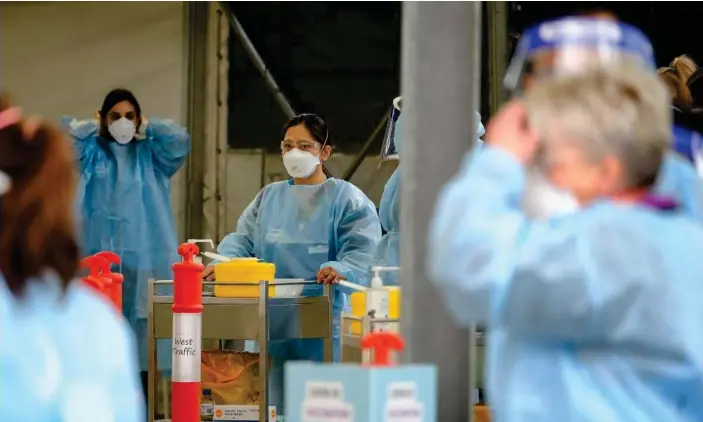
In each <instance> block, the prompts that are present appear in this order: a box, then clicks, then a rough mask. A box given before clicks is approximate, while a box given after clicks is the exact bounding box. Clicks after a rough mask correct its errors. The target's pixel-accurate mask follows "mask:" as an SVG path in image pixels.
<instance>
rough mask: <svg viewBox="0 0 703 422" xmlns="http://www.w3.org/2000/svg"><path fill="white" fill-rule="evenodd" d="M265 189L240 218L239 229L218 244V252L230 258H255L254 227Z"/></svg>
mask: <svg viewBox="0 0 703 422" xmlns="http://www.w3.org/2000/svg"><path fill="white" fill-rule="evenodd" d="M262 194H263V190H262V191H261V192H259V194H258V195H256V198H254V200H253V201H251V203H250V204H249V205H248V206H247V207H246V209H245V210H244V212H243V213H242V215H241V216H239V220H238V221H237V230H236V231H235V232H234V233H230V234H228V235H227V236H225V237H224V239H222V242H220V244H219V245H218V246H217V253H218V254H220V255H224V256H227V257H229V258H253V257H254V256H255V255H254V227H255V226H256V215H257V213H258V211H259V204H261V196H262Z"/></svg>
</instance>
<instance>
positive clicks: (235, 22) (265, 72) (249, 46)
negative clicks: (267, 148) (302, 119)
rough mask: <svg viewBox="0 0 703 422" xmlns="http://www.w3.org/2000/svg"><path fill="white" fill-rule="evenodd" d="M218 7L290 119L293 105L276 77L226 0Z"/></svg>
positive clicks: (293, 114)
mask: <svg viewBox="0 0 703 422" xmlns="http://www.w3.org/2000/svg"><path fill="white" fill-rule="evenodd" d="M220 7H222V9H223V10H224V11H225V15H226V16H227V19H228V20H229V23H230V26H231V27H232V30H233V31H234V33H235V34H236V35H237V38H238V39H239V41H240V42H241V43H242V46H243V47H244V50H246V52H247V54H249V58H250V59H251V62H252V63H253V64H254V67H256V69H257V70H258V71H259V72H260V73H261V76H263V77H264V81H265V82H266V86H267V87H268V88H269V90H270V91H271V93H272V94H273V98H274V99H275V100H276V102H277V103H278V106H279V107H281V110H282V111H283V113H284V114H285V115H286V117H287V118H289V119H290V118H291V117H293V116H295V115H296V113H295V110H293V106H291V104H290V101H288V98H286V96H285V94H284V93H283V91H282V90H281V88H280V87H279V86H278V83H276V79H274V77H273V75H272V74H271V72H270V71H269V68H268V66H266V63H264V60H263V59H262V58H261V56H260V55H259V52H258V51H256V47H254V44H253V43H252V42H251V40H250V39H249V36H248V35H247V33H246V31H244V27H242V24H241V23H239V19H237V17H236V16H235V15H234V12H233V11H232V8H231V7H230V6H229V5H228V4H227V2H226V1H221V2H220Z"/></svg>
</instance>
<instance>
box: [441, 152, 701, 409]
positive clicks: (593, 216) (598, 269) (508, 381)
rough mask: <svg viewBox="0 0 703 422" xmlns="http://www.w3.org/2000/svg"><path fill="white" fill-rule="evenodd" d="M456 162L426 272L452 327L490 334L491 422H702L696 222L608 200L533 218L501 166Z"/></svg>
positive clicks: (493, 159)
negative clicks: (476, 327) (477, 326)
mask: <svg viewBox="0 0 703 422" xmlns="http://www.w3.org/2000/svg"><path fill="white" fill-rule="evenodd" d="M467 158H468V160H467V162H466V163H465V164H464V166H463V168H462V169H461V170H460V172H459V174H458V175H457V176H456V177H455V178H454V179H453V180H452V181H450V183H449V184H448V185H447V186H445V188H444V189H443V190H442V192H441V193H440V195H439V198H438V202H437V206H436V210H435V214H434V216H433V218H432V220H431V225H430V233H429V237H430V239H429V248H428V253H429V257H428V263H427V265H428V272H429V274H430V278H431V280H433V282H434V283H436V285H437V286H438V288H439V291H440V292H442V294H443V296H444V299H445V303H446V305H447V307H448V309H449V310H450V312H451V313H452V314H453V316H454V317H455V319H456V320H457V321H458V322H459V323H461V324H463V325H468V324H472V323H485V324H487V325H488V327H489V336H488V345H487V352H486V353H487V366H486V385H487V387H488V394H489V395H488V401H489V403H491V407H492V411H493V413H494V415H495V419H496V421H499V422H513V421H519V422H523V421H536V420H539V421H543V422H551V421H554V422H564V421H570V422H581V421H583V422H585V421H593V422H622V421H637V422H647V421H652V422H654V421H656V422H661V421H667V422H674V421H676V422H678V421H701V420H703V405H702V402H703V377H702V375H703V372H702V371H701V370H702V369H703V337H702V336H701V335H700V333H701V332H703V306H701V298H702V297H703V283H701V274H703V260H701V259H700V251H701V250H703V228H701V226H700V224H699V223H698V222H697V221H695V220H693V219H691V218H689V217H688V216H686V215H685V213H684V212H681V211H679V210H659V209H655V208H651V207H649V206H645V205H640V204H617V203H614V202H611V201H607V200H604V201H600V202H597V203H595V204H592V205H591V206H589V207H587V208H584V209H583V210H581V211H580V212H577V213H574V214H571V215H568V216H564V217H559V218H553V219H550V220H544V221H541V220H540V221H531V220H528V219H527V218H526V217H525V215H524V214H523V213H522V210H521V200H520V198H521V195H522V192H523V189H524V183H525V171H524V169H523V167H522V166H521V165H520V164H518V162H517V161H515V160H514V159H513V158H512V156H510V155H509V154H507V153H505V152H503V151H501V150H499V149H495V148H491V147H488V148H484V149H483V151H482V153H481V154H473V155H471V156H469V157H467ZM469 164H470V165H469Z"/></svg>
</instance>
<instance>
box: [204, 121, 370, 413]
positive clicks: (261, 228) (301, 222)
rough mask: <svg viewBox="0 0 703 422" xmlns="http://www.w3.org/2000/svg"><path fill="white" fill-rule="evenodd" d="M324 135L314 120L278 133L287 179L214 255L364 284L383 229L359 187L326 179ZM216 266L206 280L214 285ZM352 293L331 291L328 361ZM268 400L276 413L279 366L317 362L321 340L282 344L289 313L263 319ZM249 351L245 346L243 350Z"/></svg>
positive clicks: (322, 280) (280, 272) (325, 280)
mask: <svg viewBox="0 0 703 422" xmlns="http://www.w3.org/2000/svg"><path fill="white" fill-rule="evenodd" d="M328 141H329V130H328V128H327V125H326V124H325V122H324V121H323V120H322V119H321V118H320V117H318V116H316V115H314V114H301V115H298V116H295V117H293V118H292V119H291V120H290V121H289V122H288V123H287V124H286V125H285V128H284V130H283V141H282V142H281V151H282V156H283V165H284V166H285V168H286V171H287V172H288V174H289V175H290V177H291V178H290V179H289V180H286V181H281V182H275V183H271V184H269V185H267V186H264V188H263V189H261V191H260V192H259V194H258V195H256V198H254V200H253V201H252V202H251V203H250V204H249V206H248V207H247V208H246V209H245V210H244V212H243V213H242V215H241V216H240V218H239V221H238V222H237V230H236V232H234V233H231V234H229V235H227V236H225V238H224V239H223V240H222V242H221V243H220V244H219V246H218V248H217V252H218V254H220V255H224V256H227V257H231V258H242V257H256V258H259V259H262V260H264V261H266V262H271V263H274V264H275V265H276V278H278V279H291V278H295V279H304V280H316V281H317V283H319V284H336V283H337V282H338V281H339V280H348V281H350V282H353V283H364V282H365V275H366V272H367V271H368V268H369V266H370V265H371V263H372V262H373V259H374V254H375V253H376V248H377V244H378V241H379V240H380V238H381V224H380V222H379V219H378V215H377V213H376V207H375V206H374V204H373V202H371V200H369V199H368V198H367V197H366V195H364V193H363V192H362V191H361V190H359V189H358V188H357V187H355V186H354V185H352V184H351V183H348V182H346V181H344V180H340V179H335V178H333V177H331V176H330V174H329V172H327V170H326V169H325V167H324V164H323V163H324V161H326V160H327V159H329V157H330V154H331V152H332V148H331V147H330V145H329V144H328ZM213 270H214V267H212V266H210V267H208V269H207V271H206V277H208V279H214V272H213ZM350 293H352V292H351V291H349V290H347V289H346V288H343V287H341V286H338V287H337V288H335V289H334V304H333V307H334V310H333V320H334V322H333V355H334V356H333V359H334V360H335V361H338V360H339V357H340V350H339V347H340V343H339V342H340V313H341V310H342V309H343V308H344V305H345V301H346V296H347V295H348V294H350ZM321 294H322V286H305V288H304V289H303V292H302V295H303V296H318V295H321ZM269 321H270V322H269V335H270V337H271V338H272V340H271V341H270V343H269V353H270V354H271V356H272V359H273V361H274V367H273V368H272V370H271V373H270V378H271V381H270V383H271V390H270V400H271V402H272V403H273V404H275V405H276V407H277V409H278V410H279V414H284V415H285V413H284V411H285V410H282V406H283V399H282V390H283V381H282V378H283V377H282V375H283V373H282V370H283V364H284V363H285V362H286V361H288V360H313V361H322V360H323V342H322V340H321V339H305V340H285V338H290V337H292V336H291V335H289V334H288V333H291V332H293V333H296V332H298V329H299V325H300V321H299V320H298V316H297V314H296V313H295V311H293V310H292V309H291V308H289V307H282V306H276V307H272V308H271V310H270V314H269ZM249 347H251V346H249Z"/></svg>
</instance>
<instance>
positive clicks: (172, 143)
mask: <svg viewBox="0 0 703 422" xmlns="http://www.w3.org/2000/svg"><path fill="white" fill-rule="evenodd" d="M146 137H147V142H148V143H149V144H148V145H149V147H150V148H151V151H152V157H153V160H154V167H155V168H156V169H157V170H158V171H160V172H161V173H162V174H163V175H165V176H166V177H168V178H170V177H172V176H173V175H174V174H176V172H177V171H178V170H179V169H180V168H181V166H183V163H184V162H185V160H186V158H187V157H188V153H189V152H190V135H188V131H187V130H186V128H184V127H182V126H180V125H179V124H177V123H176V122H174V121H173V120H170V119H156V118H152V119H149V122H148V124H147V128H146Z"/></svg>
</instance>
